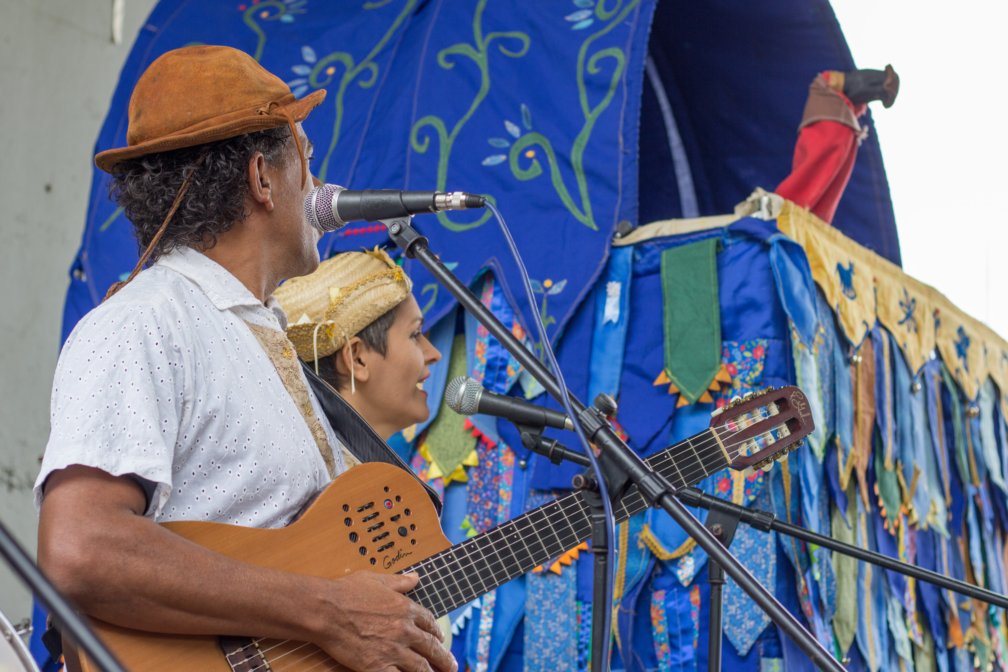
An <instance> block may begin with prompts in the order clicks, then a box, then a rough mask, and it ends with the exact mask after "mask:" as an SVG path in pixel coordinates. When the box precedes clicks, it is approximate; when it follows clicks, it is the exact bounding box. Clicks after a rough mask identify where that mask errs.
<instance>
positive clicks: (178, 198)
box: [102, 157, 203, 302]
mask: <svg viewBox="0 0 1008 672" xmlns="http://www.w3.org/2000/svg"><path fill="white" fill-rule="evenodd" d="M202 158H203V157H200V159H199V160H200V161H201V160H202ZM198 163H199V161H197V164H198ZM195 173H196V166H195V165H194V166H193V167H192V168H191V169H190V170H189V174H188V175H186V176H185V179H184V180H182V186H181V187H179V190H178V194H176V195H175V200H174V201H173V202H172V205H171V208H169V209H168V214H167V215H165V218H164V221H163V222H161V226H160V227H158V230H157V232H156V233H155V234H154V237H153V238H151V242H150V243H149V244H148V245H147V249H145V250H144V251H143V254H142V255H140V259H139V260H137V263H136V266H134V267H133V270H132V271H130V274H129V277H128V278H126V279H125V280H120V281H118V282H113V283H112V285H111V286H110V287H109V288H108V291H107V292H106V293H105V298H104V299H102V301H103V302H105V301H108V300H109V299H110V298H111V297H112V295H114V294H115V293H116V292H118V291H119V290H120V289H122V288H123V287H125V286H126V285H128V284H129V283H130V282H131V281H132V280H133V278H135V277H136V276H137V273H139V272H140V269H141V268H143V267H144V264H146V263H147V260H148V259H150V256H151V254H152V253H153V252H154V248H155V247H157V244H158V242H159V241H160V240H161V237H162V236H164V232H165V231H166V230H167V229H168V224H169V222H171V220H172V217H174V216H175V212H176V211H177V210H178V209H179V206H180V205H182V199H183V198H185V195H186V192H187V191H189V183H190V182H191V181H192V176H193V175H194V174H195Z"/></svg>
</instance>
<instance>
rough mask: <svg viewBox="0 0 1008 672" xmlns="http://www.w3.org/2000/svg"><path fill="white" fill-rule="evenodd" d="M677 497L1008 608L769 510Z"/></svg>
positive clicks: (700, 495)
mask: <svg viewBox="0 0 1008 672" xmlns="http://www.w3.org/2000/svg"><path fill="white" fill-rule="evenodd" d="M676 496H677V497H679V499H681V500H682V501H684V502H686V503H687V504H689V505H690V506H698V507H702V508H704V509H707V510H709V511H724V512H726V513H730V514H732V515H737V516H738V517H739V520H741V521H742V522H743V523H745V524H746V525H749V526H750V527H755V528H757V529H760V530H763V531H764V532H769V531H770V530H774V531H775V532H780V533H781V534H786V535H788V536H790V537H794V538H796V539H801V540H802V541H804V542H807V543H809V544H815V545H817V546H822V547H823V548H828V549H830V550H833V551H836V552H837V553H843V554H844V555H848V556H850V557H852V558H855V559H857V560H861V561H863V562H870V563H872V564H873V565H877V566H879V567H882V568H884V569H888V570H891V571H894V572H899V573H900V574H905V575H907V576H912V577H914V578H915V579H920V580H921V581H927V582H928V583H931V584H934V585H936V586H939V587H941V588H945V589H947V590H951V591H954V592H956V593H959V594H961V595H965V596H967V597H972V598H974V599H977V600H980V601H981V602H986V603H988V604H993V605H995V606H998V607H1001V608H1002V609H1008V597H1006V596H1004V595H1001V594H1000V593H995V592H993V591H990V590H986V589H984V588H980V587H979V586H974V585H973V584H971V583H966V582H965V581H959V580H957V579H951V578H949V577H947V576H944V575H942V574H939V573H937V572H932V571H931V570H928V569H923V568H921V567H918V566H916V565H911V564H910V563H907V562H902V561H900V560H896V559H894V558H891V557H889V556H888V555H883V554H881V553H876V552H875V551H869V550H867V549H864V548H860V547H858V546H852V545H850V544H845V543H843V542H841V541H837V540H836V539H832V538H830V537H826V536H823V535H821V534H817V533H815V532H812V531H811V530H806V529H805V528H803V527H798V526H797V525H792V524H790V523H785V522H782V521H780V520H777V517H776V516H775V515H774V514H772V513H769V512H767V511H761V510H759V509H747V508H745V507H743V506H739V505H738V504H736V503H734V502H728V501H725V500H723V499H720V498H718V497H711V496H710V495H708V494H707V493H705V492H702V491H701V490H697V489H696V488H683V489H682V490H680V491H678V492H677V493H676Z"/></svg>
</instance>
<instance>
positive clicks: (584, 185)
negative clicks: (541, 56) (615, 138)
mask: <svg viewBox="0 0 1008 672" xmlns="http://www.w3.org/2000/svg"><path fill="white" fill-rule="evenodd" d="M639 4H640V0H633V1H632V2H629V3H627V4H626V5H625V6H623V5H622V3H620V2H618V3H616V4H615V6H614V7H613V8H612V9H607V8H606V7H605V4H604V3H599V4H598V5H597V6H596V7H595V16H596V17H597V18H598V19H599V20H601V21H608V23H607V24H606V25H605V26H603V27H602V28H601V29H600V30H598V31H596V32H595V33H593V34H592V35H590V36H589V37H587V38H586V39H585V41H584V42H583V43H582V44H581V48H580V49H579V50H578V58H577V86H578V101H579V103H580V107H581V114H582V116H583V117H584V120H585V121H584V124H583V125H582V126H581V130H580V131H579V132H578V134H577V136H575V138H574V142H573V144H572V146H571V150H570V160H571V166H572V168H573V170H574V179H575V181H576V183H577V199H578V200H579V201H580V204H578V203H576V202H575V197H574V196H573V195H572V194H571V192H570V191H569V190H568V188H567V184H566V182H565V181H564V176H563V174H562V173H561V171H560V165H559V163H558V162H557V156H556V151H555V150H554V148H553V143H552V142H551V141H550V139H549V138H547V137H546V136H545V135H543V134H542V133H539V132H536V131H530V132H528V133H526V134H524V135H522V136H521V137H519V138H517V139H516V140H515V142H514V143H512V144H511V145H510V151H509V152H508V166H509V167H510V168H511V173H512V174H513V175H514V176H515V177H516V178H518V179H519V180H522V181H525V180H531V179H534V178H536V177H538V176H539V175H541V174H542V172H543V167H542V165H541V164H540V162H539V159H538V158H536V152H535V150H534V149H533V147H537V146H538V147H540V148H541V149H542V151H543V154H544V155H545V160H546V162H547V163H548V164H549V170H550V181H551V182H552V184H553V189H554V190H555V191H556V193H557V195H558V196H559V197H560V200H561V202H562V203H563V204H564V207H566V208H567V210H568V211H569V212H570V213H571V214H572V215H573V216H574V217H575V218H576V219H577V220H578V221H579V222H581V223H582V224H584V225H585V226H587V227H588V228H590V229H592V230H594V231H597V230H598V225H597V224H596V222H595V215H594V213H593V212H592V205H591V196H590V193H589V189H588V180H587V178H586V176H585V171H584V154H585V150H586V149H587V147H588V141H589V140H590V139H591V135H592V132H593V131H594V130H595V124H596V122H597V121H598V119H599V117H600V116H602V114H603V113H604V112H605V111H606V110H607V109H608V108H609V105H610V104H611V103H612V100H613V97H614V96H615V95H616V87H617V86H618V85H619V82H620V79H621V78H622V77H623V71H624V69H625V68H626V55H625V54H624V53H623V51H622V50H620V49H619V48H617V47H609V48H606V49H602V50H600V51H598V52H595V53H593V54H591V55H589V51H590V50H591V47H592V45H593V43H594V42H596V41H597V40H598V39H600V38H601V37H603V36H604V35H606V34H608V33H610V32H612V31H613V30H614V29H615V28H616V27H617V26H619V25H621V24H622V23H623V20H624V19H625V18H626V16H627V14H629V13H630V11H632V10H633V9H634V8H636V7H637V5H639ZM605 59H612V60H613V62H614V67H613V70H612V73H611V74H610V77H609V86H608V90H607V91H606V94H605V95H604V96H603V97H602V99H601V100H600V101H599V102H598V103H597V104H596V105H594V106H592V105H591V103H590V102H589V100H588V90H587V88H586V86H585V77H586V74H587V75H598V74H600V73H601V72H602V68H601V67H600V63H601V62H602V61H603V60H605ZM526 126H528V124H526ZM523 157H524V158H525V159H528V160H529V163H528V165H527V166H525V167H523V166H522V165H521V159H522V158H523Z"/></svg>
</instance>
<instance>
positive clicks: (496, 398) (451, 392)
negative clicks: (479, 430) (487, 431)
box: [445, 376, 574, 430]
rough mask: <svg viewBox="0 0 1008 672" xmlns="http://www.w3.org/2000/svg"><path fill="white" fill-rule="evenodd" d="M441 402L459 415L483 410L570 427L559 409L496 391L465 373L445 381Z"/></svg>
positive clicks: (528, 421) (537, 423)
mask: <svg viewBox="0 0 1008 672" xmlns="http://www.w3.org/2000/svg"><path fill="white" fill-rule="evenodd" d="M445 403H446V404H448V408H450V409H452V410H453V411H455V412H456V413H458V414H460V415H473V414H474V413H485V414H486V415H494V416H497V417H500V418H505V419H507V420H510V421H512V422H515V423H517V424H519V425H527V426H531V427H556V428H557V429H571V430H572V429H574V423H572V422H571V420H570V418H568V417H567V416H566V415H564V414H563V413H560V412H559V411H553V410H550V409H548V408H543V407H542V406H536V405H535V404H530V403H529V402H527V401H523V400H521V399H518V398H516V397H509V396H507V395H504V394H496V393H494V392H491V391H490V390H487V389H484V387H483V386H482V385H480V384H479V383H477V382H476V381H475V380H473V379H472V378H466V377H465V376H459V377H458V378H452V379H451V380H450V381H448V387H447V388H445Z"/></svg>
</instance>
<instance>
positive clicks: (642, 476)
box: [386, 218, 844, 672]
mask: <svg viewBox="0 0 1008 672" xmlns="http://www.w3.org/2000/svg"><path fill="white" fill-rule="evenodd" d="M386 226H387V227H388V232H389V236H390V237H391V238H392V241H393V242H394V243H395V244H396V245H398V246H399V247H400V248H401V249H402V250H403V252H404V253H405V254H406V256H407V257H410V258H412V259H417V260H418V261H419V262H420V263H421V264H423V265H424V267H425V268H426V269H427V270H428V271H430V273H431V275H433V276H434V277H435V278H436V279H437V280H438V282H440V283H441V284H442V285H443V286H444V287H445V289H447V290H448V292H449V293H450V294H451V295H452V296H454V297H455V298H456V299H457V300H458V302H459V303H460V304H461V305H462V307H463V308H464V309H465V310H467V311H468V312H469V313H470V314H471V315H473V317H475V318H476V319H477V321H479V323H480V324H482V325H483V326H484V327H486V329H487V331H489V332H490V333H491V334H493V336H494V337H495V338H496V339H497V340H498V341H500V343H501V345H503V346H504V347H505V348H506V349H507V350H508V352H510V353H511V354H512V355H513V356H514V357H515V359H517V360H518V362H519V363H520V364H521V365H522V366H523V367H525V370H526V371H528V372H529V373H530V374H532V376H533V377H534V378H535V379H536V380H537V381H539V383H540V384H541V385H542V386H543V388H545V389H546V391H547V392H549V393H550V395H551V396H552V397H553V398H554V399H557V400H562V399H563V392H562V390H561V389H560V386H559V385H558V384H557V382H556V380H554V378H553V376H552V374H551V373H550V372H549V370H548V369H547V368H546V367H545V366H544V365H543V363H542V362H540V361H539V360H538V359H537V358H536V357H535V356H534V355H533V354H532V353H531V352H529V351H528V350H526V349H525V347H524V346H523V345H522V344H521V342H520V341H519V340H518V339H517V338H515V337H514V335H513V334H512V333H511V331H510V330H509V329H508V328H507V327H505V326H504V325H503V324H502V323H501V322H500V320H498V319H497V318H496V316H494V314H493V313H492V312H490V311H489V310H488V309H487V308H486V306H484V305H483V304H482V303H480V302H479V300H478V299H477V298H476V296H475V295H473V293H472V292H470V291H469V288H468V287H466V286H465V285H464V284H463V283H462V282H461V281H460V280H459V279H458V278H457V277H455V274H454V273H452V272H451V271H450V270H448V268H447V267H445V265H444V264H442V263H441V261H440V259H438V258H437V256H435V255H434V254H433V253H432V252H431V251H430V247H429V246H428V242H427V239H426V238H425V237H423V236H421V235H420V234H419V233H418V232H417V231H416V229H414V228H413V227H412V225H411V222H410V220H409V218H400V219H395V220H391V221H390V222H387V223H386ZM570 402H571V406H572V407H573V409H574V411H575V413H576V414H577V420H578V422H580V423H581V426H582V427H583V428H584V430H585V434H586V435H587V436H588V437H590V438H591V440H592V441H593V442H594V443H595V445H596V446H598V448H599V457H600V458H604V459H607V460H610V464H612V465H613V466H614V467H615V468H616V469H618V470H620V471H622V473H623V474H626V475H628V476H629V477H630V480H631V481H632V482H634V483H636V484H637V487H638V488H639V489H640V491H641V494H643V495H644V497H645V498H647V500H648V501H650V502H655V503H656V504H659V505H660V506H661V507H662V508H663V509H665V511H667V512H668V514H669V515H670V516H672V519H673V520H674V521H675V522H676V523H678V524H679V526H680V527H682V528H683V529H684V530H685V531H686V533H687V534H688V535H689V536H690V537H692V538H693V539H695V540H696V542H697V544H699V545H700V547H701V548H703V549H704V550H705V551H706V552H707V554H708V555H709V556H710V557H711V558H714V560H716V561H717V562H718V563H720V564H721V566H722V567H724V568H725V572H726V573H727V574H728V575H729V576H730V577H732V578H733V579H735V582H736V583H737V584H738V585H739V586H740V587H741V588H742V589H743V590H745V591H746V593H747V594H748V595H749V597H751V598H752V599H753V601H754V602H756V604H758V605H759V606H760V608H762V609H763V610H764V611H765V612H766V613H767V615H768V616H770V619H771V620H773V622H774V623H776V624H777V626H778V627H779V628H781V629H782V630H783V631H784V632H785V633H786V634H787V635H788V636H789V637H791V639H793V640H794V641H795V643H796V644H798V646H799V647H800V648H801V649H802V650H803V651H804V652H805V654H806V655H808V656H809V658H811V659H812V661H813V662H815V664H816V665H818V666H819V667H820V668H821V669H825V670H833V671H834V672H842V671H843V669H844V668H843V667H842V666H841V665H840V663H839V662H837V660H836V659H835V658H834V657H833V656H832V655H830V653H829V652H828V651H826V649H825V648H823V646H822V645H821V644H820V643H819V642H818V641H817V640H816V638H815V637H813V636H812V635H811V634H810V633H809V632H808V631H807V630H806V629H805V628H804V627H803V626H802V624H801V623H799V622H798V620H797V619H796V618H795V617H794V616H793V615H792V614H791V613H790V612H788V611H787V609H785V608H784V607H783V606H782V605H781V604H780V603H779V602H778V601H777V600H776V599H774V597H773V596H772V595H770V593H769V592H768V591H767V590H766V589H765V588H764V587H763V586H762V585H760V583H759V582H758V581H757V580H756V578H755V577H754V576H753V575H752V574H751V573H750V572H749V571H748V570H747V569H746V568H745V567H743V566H742V565H741V564H740V563H739V561H738V560H736V559H735V557H734V556H732V555H731V554H730V553H729V552H728V551H727V550H726V549H725V547H724V546H722V545H721V544H720V543H719V542H718V540H717V539H716V538H714V536H713V535H712V534H711V533H710V531H708V530H707V529H706V528H705V527H704V526H703V525H701V524H700V521H698V520H697V519H696V518H695V517H694V516H693V515H692V514H691V513H690V512H689V511H688V510H687V509H686V507H685V506H683V504H682V503H681V502H680V501H679V500H677V499H676V498H675V497H673V496H672V492H673V490H672V489H671V488H670V487H669V486H668V484H667V483H665V481H664V479H662V478H661V477H660V476H658V475H657V474H655V473H654V472H653V471H651V470H650V469H649V468H648V466H647V465H646V464H644V463H643V462H642V461H641V459H640V458H639V457H637V455H636V454H634V453H633V451H631V450H630V448H629V447H627V445H626V444H625V443H623V441H622V440H621V439H620V438H619V437H618V436H617V435H616V433H615V432H614V431H613V430H612V427H611V426H610V425H609V423H608V422H605V421H604V420H602V419H600V418H599V416H598V415H596V414H595V413H593V412H592V409H586V408H585V405H584V404H583V403H581V401H579V400H578V399H577V398H576V397H575V396H574V395H573V394H571V395H570Z"/></svg>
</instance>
